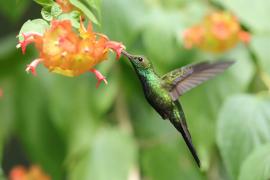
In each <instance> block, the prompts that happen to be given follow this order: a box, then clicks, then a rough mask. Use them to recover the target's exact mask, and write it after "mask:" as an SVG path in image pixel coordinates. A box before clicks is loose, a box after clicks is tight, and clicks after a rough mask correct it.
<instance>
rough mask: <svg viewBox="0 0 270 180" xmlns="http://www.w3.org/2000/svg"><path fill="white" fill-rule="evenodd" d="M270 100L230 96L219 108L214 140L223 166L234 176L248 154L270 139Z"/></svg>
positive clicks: (249, 96) (248, 96)
mask: <svg viewBox="0 0 270 180" xmlns="http://www.w3.org/2000/svg"><path fill="white" fill-rule="evenodd" d="M269 108H270V99H269V98H266V97H260V96H259V97H256V96H251V95H237V96H232V97H230V98H229V99H228V100H227V101H226V102H225V104H224V106H223V107H222V109H221V112H220V115H219V119H218V126H217V143H218V147H219V149H220V152H221V155H222V158H223V160H224V163H225V166H226V168H227V170H228V172H229V173H230V175H231V177H232V178H233V179H235V178H236V177H237V176H238V174H239V171H240V166H241V164H242V163H243V161H244V160H245V159H246V158H247V157H248V156H249V154H250V153H251V152H252V151H253V150H254V149H255V148H257V147H259V146H260V145H262V144H264V143H266V142H269V141H270V111H269Z"/></svg>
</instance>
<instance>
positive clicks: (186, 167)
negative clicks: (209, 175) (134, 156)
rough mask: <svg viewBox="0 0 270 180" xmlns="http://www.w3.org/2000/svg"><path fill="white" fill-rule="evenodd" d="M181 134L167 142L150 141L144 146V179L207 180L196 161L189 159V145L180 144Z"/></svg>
mask: <svg viewBox="0 0 270 180" xmlns="http://www.w3.org/2000/svg"><path fill="white" fill-rule="evenodd" d="M180 141H182V139H181V137H180V135H179V136H177V137H175V138H173V139H172V138H169V139H168V140H167V142H162V143H158V142H154V143H148V144H147V145H148V146H147V145H146V147H144V148H142V150H141V152H142V170H143V172H144V179H153V180H168V179H169V180H186V179H196V180H205V179H206V178H205V177H204V176H203V174H202V173H201V172H200V170H199V168H197V166H196V164H195V162H194V161H193V160H192V161H189V155H188V156H187V155H186V153H185V154H183V153H182V152H183V151H184V152H187V149H186V148H187V147H186V146H185V145H184V143H183V145H182V146H179V143H178V142H180Z"/></svg>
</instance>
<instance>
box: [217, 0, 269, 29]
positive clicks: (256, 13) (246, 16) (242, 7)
mask: <svg viewBox="0 0 270 180" xmlns="http://www.w3.org/2000/svg"><path fill="white" fill-rule="evenodd" d="M216 1H218V2H219V3H221V4H223V5H224V6H225V7H226V8H227V9H229V10H232V11H233V12H234V13H235V14H236V16H238V17H239V18H240V20H241V21H243V23H245V24H246V25H248V26H249V27H250V28H251V29H252V30H254V31H256V32H266V31H267V32H269V31H270V23H269V20H268V18H265V17H268V15H269V12H270V1H268V0H257V1H249V2H248V3H247V1H246V0H227V1H224V0H216Z"/></svg>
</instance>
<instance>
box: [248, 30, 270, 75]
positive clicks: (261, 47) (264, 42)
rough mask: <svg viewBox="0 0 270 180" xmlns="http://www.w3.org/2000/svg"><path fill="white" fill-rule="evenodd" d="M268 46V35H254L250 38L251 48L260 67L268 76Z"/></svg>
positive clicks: (269, 65) (269, 35) (269, 66)
mask: <svg viewBox="0 0 270 180" xmlns="http://www.w3.org/2000/svg"><path fill="white" fill-rule="evenodd" d="M269 45H270V33H269V34H254V36H252V41H251V47H252V48H253V50H254V51H255V54H256V57H257V58H258V60H259V63H260V67H261V68H262V69H263V70H264V71H265V72H267V73H268V74H269V75H270V57H269V48H268V47H269Z"/></svg>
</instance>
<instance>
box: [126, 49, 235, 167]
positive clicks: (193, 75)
mask: <svg viewBox="0 0 270 180" xmlns="http://www.w3.org/2000/svg"><path fill="white" fill-rule="evenodd" d="M122 54H123V55H124V56H126V57H127V58H128V59H129V60H130V62H131V64H132V66H133V67H134V69H135V71H136V74H137V75H138V77H139V79H140V81H141V84H142V87H143V91H144V95H145V97H146V99H147V101H148V102H149V104H150V105H151V106H152V107H153V108H154V109H155V110H156V111H157V112H158V114H159V115H160V116H161V117H162V118H163V119H164V120H167V119H168V120H169V121H170V122H171V123H172V124H173V126H174V127H175V128H176V129H177V130H178V131H179V132H180V133H181V135H182V136H183V138H184V141H185V143H186V144H187V146H188V148H189V150H190V152H191V154H192V156H193V157H194V159H195V161H196V163H197V164H198V166H199V167H200V159H199V157H198V155H197V152H196V150H195V148H194V146H193V144H192V140H191V135H190V133H189V130H188V127H187V123H186V118H185V114H184V111H183V108H182V106H181V104H180V102H179V101H178V98H179V96H182V95H183V94H184V93H186V92H187V91H189V90H190V89H192V88H194V87H196V86H198V85H199V84H202V83H203V82H204V81H207V80H208V79H210V78H212V77H214V76H216V75H217V74H219V73H221V72H223V71H224V70H225V69H227V68H228V67H229V66H231V65H232V64H233V63H234V61H219V62H214V63H210V62H202V63H198V64H193V65H187V66H184V67H181V68H179V69H175V70H173V71H171V72H169V73H167V74H165V75H164V76H159V75H158V74H157V73H156V72H155V70H154V68H153V66H152V63H151V62H150V61H149V60H148V59H146V58H145V57H143V56H137V55H131V54H129V53H128V52H126V51H124V50H123V51H122Z"/></svg>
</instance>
